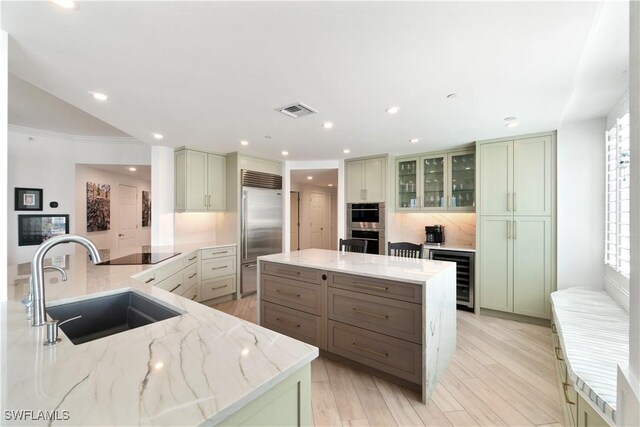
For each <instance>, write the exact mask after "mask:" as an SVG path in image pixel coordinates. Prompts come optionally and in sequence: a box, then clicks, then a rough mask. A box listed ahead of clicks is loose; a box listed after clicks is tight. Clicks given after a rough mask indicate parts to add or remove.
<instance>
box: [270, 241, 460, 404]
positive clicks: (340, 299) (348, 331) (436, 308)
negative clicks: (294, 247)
mask: <svg viewBox="0 0 640 427" xmlns="http://www.w3.org/2000/svg"><path fill="white" fill-rule="evenodd" d="M258 262H259V264H260V265H259V283H260V286H259V289H258V301H259V304H258V321H259V324H260V325H262V326H264V327H266V328H269V329H272V330H274V331H277V332H280V333H282V334H285V335H288V336H290V337H293V338H296V339H298V340H301V341H304V342H306V343H309V344H312V345H314V346H317V347H319V348H320V349H321V351H322V354H323V355H324V356H325V357H330V358H333V359H337V360H339V361H342V362H344V363H347V364H350V365H353V366H356V367H358V368H362V369H365V370H367V371H369V372H372V373H373V374H375V375H378V376H381V377H384V378H386V379H389V380H392V381H394V382H396V383H398V384H401V385H404V386H406V387H409V388H413V389H419V390H421V391H422V399H423V401H425V402H426V400H427V399H429V398H430V397H431V395H432V393H433V391H434V389H435V386H436V384H437V382H438V380H439V379H440V377H441V375H442V374H443V373H444V371H445V370H446V368H447V366H448V364H449V361H450V360H451V358H452V356H453V354H454V352H455V348H456V286H455V274H456V272H455V264H452V263H448V262H439V261H429V260H422V259H407V258H397V257H388V256H383V255H370V254H359V253H345V252H338V251H328V250H322V249H307V250H302V251H296V252H289V253H283V254H276V255H268V256H264V257H260V258H258Z"/></svg>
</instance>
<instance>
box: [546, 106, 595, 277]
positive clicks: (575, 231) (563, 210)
mask: <svg viewBox="0 0 640 427" xmlns="http://www.w3.org/2000/svg"><path fill="white" fill-rule="evenodd" d="M605 130H606V119H605V118H601V119H595V120H588V121H581V122H571V123H563V125H562V126H561V127H560V129H558V146H557V207H558V208H557V209H558V213H557V215H558V217H557V233H558V239H557V242H558V243H557V245H558V246H557V266H558V267H557V268H558V277H557V283H558V289H564V288H569V287H573V286H578V287H588V288H597V289H601V288H602V287H603V286H604V243H603V242H604V206H605V185H604V182H605V152H604V151H605V148H604V133H605Z"/></svg>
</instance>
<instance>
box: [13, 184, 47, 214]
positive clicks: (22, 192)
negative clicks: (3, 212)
mask: <svg viewBox="0 0 640 427" xmlns="http://www.w3.org/2000/svg"><path fill="white" fill-rule="evenodd" d="M15 199H16V201H15V210H17V211H41V210H42V188H17V187H16V189H15Z"/></svg>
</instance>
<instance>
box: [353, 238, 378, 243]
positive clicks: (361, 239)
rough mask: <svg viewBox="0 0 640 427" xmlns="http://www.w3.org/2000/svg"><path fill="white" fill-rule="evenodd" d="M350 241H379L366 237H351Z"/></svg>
mask: <svg viewBox="0 0 640 427" xmlns="http://www.w3.org/2000/svg"><path fill="white" fill-rule="evenodd" d="M351 238H352V239H356V240H368V241H370V242H379V241H380V239H370V238H368V237H351Z"/></svg>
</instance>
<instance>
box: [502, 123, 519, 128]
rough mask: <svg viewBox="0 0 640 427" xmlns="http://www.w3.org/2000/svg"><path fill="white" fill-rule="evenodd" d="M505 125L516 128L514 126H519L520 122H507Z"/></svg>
mask: <svg viewBox="0 0 640 427" xmlns="http://www.w3.org/2000/svg"><path fill="white" fill-rule="evenodd" d="M505 126H506V127H508V128H514V127H516V126H518V122H507V123H506V124H505Z"/></svg>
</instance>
